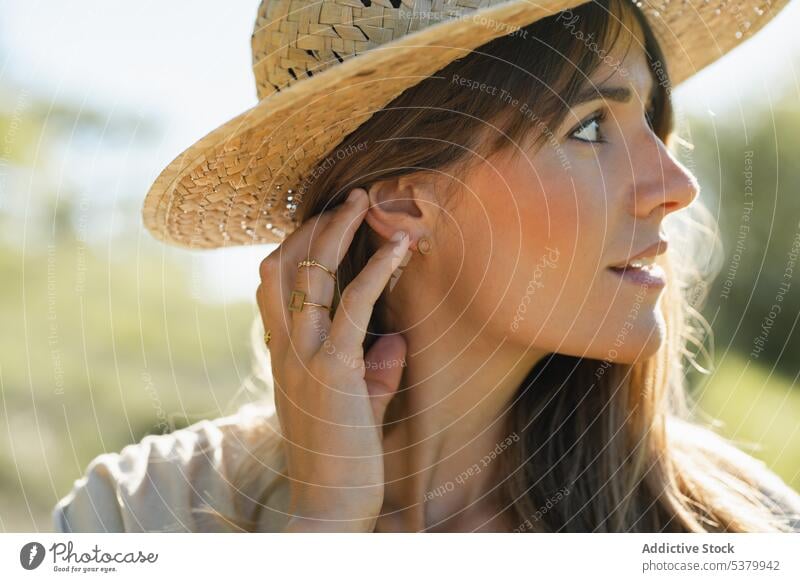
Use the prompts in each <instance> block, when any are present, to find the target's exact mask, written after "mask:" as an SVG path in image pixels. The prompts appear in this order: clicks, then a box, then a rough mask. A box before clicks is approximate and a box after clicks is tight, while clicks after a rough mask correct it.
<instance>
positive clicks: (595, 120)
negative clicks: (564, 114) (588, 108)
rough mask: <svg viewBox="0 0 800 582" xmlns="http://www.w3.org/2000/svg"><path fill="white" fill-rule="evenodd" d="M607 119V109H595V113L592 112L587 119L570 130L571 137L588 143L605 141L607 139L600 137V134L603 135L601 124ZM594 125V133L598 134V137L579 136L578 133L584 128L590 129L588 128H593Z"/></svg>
mask: <svg viewBox="0 0 800 582" xmlns="http://www.w3.org/2000/svg"><path fill="white" fill-rule="evenodd" d="M605 119H606V111H605V109H599V110H597V111H595V112H594V113H592V114H591V115H590V116H589V117H587V118H586V119H584V120H583V121H581V122H580V123H579V124H578V125H577V126H575V127H574V128H573V129H571V130H570V132H569V137H570V138H572V139H575V140H577V141H582V142H586V143H604V142H605V141H606V140H605V139H603V138H600V137H599V135H601V131H600V124H601V123H603V121H605ZM592 127H593V128H594V129H593V131H594V133H595V134H596V135H597V136H598V137H597V138H596V139H588V138H583V137H577V134H578V133H580V132H582V131H584V130H588V129H590V128H592Z"/></svg>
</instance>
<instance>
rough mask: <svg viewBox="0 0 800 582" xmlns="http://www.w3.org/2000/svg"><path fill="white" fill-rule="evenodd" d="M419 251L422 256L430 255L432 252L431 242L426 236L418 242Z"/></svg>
mask: <svg viewBox="0 0 800 582" xmlns="http://www.w3.org/2000/svg"><path fill="white" fill-rule="evenodd" d="M417 250H418V251H419V252H420V254H422V255H428V254H430V252H431V241H430V240H429V239H427V238H426V237H424V236H421V237H419V240H418V241H417Z"/></svg>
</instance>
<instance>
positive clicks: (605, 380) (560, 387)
mask: <svg viewBox="0 0 800 582" xmlns="http://www.w3.org/2000/svg"><path fill="white" fill-rule="evenodd" d="M631 16H633V17H634V18H635V19H636V21H637V22H638V23H639V25H640V26H641V27H642V29H643V31H644V39H645V46H644V50H645V52H646V53H647V56H648V59H649V62H650V65H651V68H652V69H653V72H654V75H657V76H656V84H657V92H656V98H655V103H654V108H653V110H652V111H651V112H650V114H649V116H650V122H651V125H652V127H653V129H654V132H655V133H656V134H657V135H658V136H659V137H660V138H661V139H662V140H663V141H664V142H665V143H670V139H671V135H672V132H673V112H672V108H671V101H670V87H669V82H668V81H669V80H668V78H667V77H666V67H665V65H664V57H663V55H662V53H661V51H660V49H659V46H658V43H657V42H656V39H655V38H654V36H653V33H652V31H651V30H650V28H649V27H648V25H647V22H646V20H645V19H644V18H643V17H642V14H641V12H640V11H639V10H638V9H637V8H636V7H635V6H633V5H632V4H631V3H630V2H626V1H624V0H601V1H598V2H590V3H587V4H583V5H581V6H579V7H577V8H574V9H573V10H571V11H566V12H562V13H560V14H558V15H555V16H552V17H550V18H546V19H543V20H540V21H538V22H535V23H533V24H531V25H529V26H527V27H525V28H523V29H521V30H520V31H517V32H515V33H514V34H509V35H507V36H503V37H500V38H497V39H495V40H493V41H491V42H489V43H487V44H486V45H483V46H481V47H480V48H478V49H476V50H474V51H472V52H471V53H469V54H467V55H466V56H464V57H463V58H460V59H458V60H455V61H453V62H452V63H450V64H449V65H448V66H446V67H445V68H444V69H442V70H441V71H439V72H438V73H437V74H435V75H432V76H431V77H428V78H426V79H425V80H423V81H422V82H420V83H419V84H418V85H416V86H414V87H411V88H409V89H408V90H406V91H405V92H403V93H402V94H400V95H399V96H398V97H396V98H395V99H394V100H393V101H392V102H391V103H389V104H388V105H387V106H386V107H384V108H383V109H381V110H380V111H377V112H376V113H375V114H374V115H373V116H372V117H371V118H370V119H369V120H368V121H367V122H365V123H364V124H363V125H362V126H360V127H359V128H358V129H356V130H355V131H354V132H353V133H352V134H350V135H349V136H347V137H346V138H345V140H344V141H343V142H342V143H341V144H339V145H338V149H339V150H341V151H343V152H348V151H352V152H357V153H355V154H353V155H348V156H342V158H344V159H340V157H339V156H331V157H330V159H329V160H327V161H326V162H325V163H326V166H325V167H324V168H322V167H321V168H320V171H319V172H315V173H314V175H315V176H317V177H316V179H315V180H313V181H310V182H309V183H308V184H307V186H306V187H304V191H303V192H302V193H299V194H300V196H301V197H302V199H303V204H302V206H301V208H302V211H301V212H302V216H301V219H302V220H303V221H305V220H308V218H310V217H312V216H314V215H316V214H318V213H320V212H323V211H326V210H329V209H331V208H333V207H334V206H336V205H338V204H340V203H341V202H343V200H344V198H345V196H346V194H347V193H348V192H349V191H350V190H351V189H352V188H354V187H357V186H360V187H363V188H366V189H368V188H369V186H370V185H371V184H373V183H375V182H377V181H380V180H384V179H388V178H391V177H396V176H400V175H404V174H409V173H413V172H421V171H422V172H424V171H437V172H441V171H443V170H446V171H447V172H451V173H455V175H458V174H457V168H458V167H459V166H463V167H466V166H467V165H468V164H469V162H470V160H471V156H470V152H475V151H478V152H481V153H482V154H483V155H485V156H487V157H488V156H489V155H491V154H492V153H494V152H498V151H501V150H503V149H504V148H507V147H510V145H515V144H520V143H523V142H524V141H525V140H527V139H528V138H529V137H530V136H535V145H536V147H541V146H543V145H544V144H545V143H546V141H547V139H548V132H547V131H543V130H542V128H543V127H544V128H545V129H546V128H547V127H555V126H557V125H558V124H559V123H560V122H561V121H562V120H563V119H564V118H565V116H566V115H567V114H568V112H569V109H570V106H571V105H572V104H573V103H574V100H575V97H576V95H577V93H578V91H579V89H580V88H581V87H582V86H583V85H584V84H585V83H586V82H587V79H588V77H589V76H590V75H591V74H592V72H593V71H595V70H596V69H597V67H598V66H599V65H600V64H601V62H603V59H608V53H607V52H606V53H603V52H601V50H598V49H600V48H601V47H605V48H608V49H610V47H612V46H615V45H616V43H617V42H618V41H619V38H620V37H621V35H620V32H621V31H622V30H624V29H625V26H626V25H625V22H630V19H629V17H631ZM625 38H628V39H632V38H633V37H632V35H625ZM587 39H593V40H592V42H589V41H588V40H587ZM423 58H424V57H423ZM605 62H607V63H608V62H609V61H608V60H606V61H605ZM456 75H457V76H458V77H454V76H456ZM454 78H463V79H470V80H474V81H477V82H480V83H486V84H487V86H494V87H498V89H500V90H504V91H506V92H507V94H508V95H511V96H512V97H514V98H517V99H520V100H522V99H523V98H524V99H525V100H526V101H527V102H528V103H530V104H531V106H532V107H533V110H534V112H535V116H532V115H523V114H521V113H520V111H519V109H518V108H514V107H509V106H508V105H507V104H506V102H505V101H504V100H502V99H499V98H498V96H497V92H495V94H489V93H488V92H482V91H468V90H464V89H463V88H462V87H459V86H458V85H457V84H454V83H453V82H452V79H454ZM454 182H455V180H454ZM446 194H450V193H449V192H448V193H446ZM448 201H452V200H449V199H448V198H447V197H445V198H444V199H443V204H445V203H448ZM684 212H688V211H684ZM695 212H697V210H696V209H695ZM701 214H702V213H701ZM703 232H713V230H705V231H703ZM376 244H377V241H376V240H374V233H371V230H370V229H369V227H368V225H367V224H366V223H363V224H362V225H361V227H360V228H359V230H358V232H357V233H356V235H355V238H354V240H353V242H352V244H351V246H350V249H349V251H348V252H347V254H346V256H345V258H344V260H343V261H342V263H341V265H340V266H339V269H338V273H337V274H338V279H339V283H338V285H337V287H338V290H341V289H344V288H345V287H346V286H347V284H348V283H349V282H350V281H351V280H352V279H353V278H354V276H355V275H356V274H357V273H359V272H360V271H361V270H362V269H363V267H364V266H365V264H366V262H367V260H368V259H369V257H370V256H371V254H372V253H373V252H374V250H375V249H376ZM684 253H685V254H684V255H682V256H680V257H675V256H671V255H668V256H667V257H666V267H667V271H668V278H669V282H668V285H667V288H666V289H665V292H664V296H663V298H662V308H663V310H664V314H665V317H666V321H667V341H665V342H664V344H663V345H662V346H661V348H660V350H659V351H658V352H657V354H656V355H655V356H653V357H652V358H649V359H648V360H646V361H643V362H641V363H636V364H634V365H625V364H617V363H611V362H608V361H600V360H593V359H587V358H579V357H571V356H565V355H562V354H556V353H554V354H550V355H549V356H548V357H546V358H545V359H544V360H543V361H541V362H540V363H539V364H537V365H536V366H535V367H534V368H533V369H532V370H531V371H530V373H529V375H528V377H527V378H526V379H525V381H524V382H523V384H522V385H521V386H520V388H519V391H518V393H517V395H516V397H515V399H514V401H513V410H512V414H511V415H510V423H511V426H510V427H509V434H511V433H516V434H517V435H519V436H520V438H519V441H518V442H517V443H516V444H515V445H514V446H512V447H510V448H509V450H508V451H507V452H505V453H504V454H503V455H502V456H501V457H500V458H501V459H502V462H503V463H504V466H503V467H504V473H503V474H504V475H505V476H506V478H505V480H504V481H503V483H502V497H503V499H505V501H506V505H507V507H508V508H510V510H511V512H512V514H514V515H515V516H516V519H517V521H518V523H519V527H518V528H517V529H516V530H515V531H554V532H555V531H564V532H604V531H605V532H687V531H688V532H705V531H728V532H735V531H785V530H788V529H789V528H788V526H787V525H786V524H784V523H783V522H782V521H780V520H779V519H778V518H777V517H776V515H775V512H774V511H772V510H771V509H770V505H769V500H768V499H766V498H765V497H764V496H763V495H762V494H761V491H760V489H759V487H758V482H757V481H756V479H755V478H754V477H753V476H752V475H750V474H748V472H747V471H745V470H742V469H739V468H737V467H736V465H735V459H737V458H739V457H737V455H736V452H735V450H734V447H733V445H732V444H730V443H728V442H727V441H725V440H724V439H722V437H720V436H718V435H716V434H715V433H713V432H712V430H711V429H710V428H707V427H703V426H701V425H700V424H699V422H698V421H696V420H690V418H691V416H692V408H693V407H692V406H691V405H690V402H689V400H688V398H689V397H688V395H687V387H686V386H685V379H684V377H685V373H684V367H685V361H684V356H685V355H686V354H687V353H688V350H687V346H691V345H695V346H696V345H702V337H701V334H699V333H698V330H700V331H702V329H703V327H704V323H703V322H702V321H700V323H698V321H699V320H698V317H699V315H698V313H697V311H696V308H697V304H698V301H697V297H693V298H692V303H691V304H690V303H689V302H688V300H687V297H686V290H687V288H689V287H690V285H691V281H690V280H689V279H690V278H691V277H697V276H698V273H699V271H698V272H693V271H692V270H691V268H690V264H691V259H692V252H691V251H690V250H685V251H684ZM679 266H680V269H679V268H678V267H679ZM338 299H339V296H338V293H337V295H336V297H335V298H334V307H335V306H336V305H337V304H338ZM382 305H383V303H382V301H379V302H378V304H377V305H376V307H375V310H374V315H373V317H372V319H371V321H370V324H369V328H368V333H367V339H366V342H365V345H364V350H365V352H366V350H368V349H369V347H370V346H371V344H372V342H374V341H375V339H376V338H377V337H378V335H379V334H383V333H389V332H391V331H393V330H390V329H387V328H386V325H385V322H384V321H383V319H382V312H383V307H382ZM257 321H258V320H257ZM259 324H260V322H259ZM254 338H255V342H254V350H255V351H256V354H257V355H258V357H259V358H260V360H261V361H262V362H263V361H266V353H265V351H264V346H263V342H262V341H261V334H260V333H255V334H254ZM265 373H266V371H265V370H264V369H263V368H260V371H259V372H258V374H259V375H264V374H265ZM264 381H265V383H266V384H267V385H269V382H270V381H269V379H268V378H264ZM267 398H268V397H267ZM273 436H274V435H272V434H271V433H270V432H266V433H265V434H264V437H263V438H264V441H265V445H264V446H269V447H273V446H274V445H273V444H272V443H273V442H274V438H273ZM267 441H270V442H269V443H268V442H267ZM252 454H253V458H255V459H257V458H258V457H259V455H258V450H255V451H254V452H253V453H252ZM259 470H263V468H261V467H260V466H259V465H258V463H245V464H243V465H242V468H241V474H240V478H239V481H240V482H241V483H244V482H246V481H247V480H249V479H254V478H255V474H256V473H257V472H258V471H259ZM284 477H285V475H284ZM278 481H279V479H276V480H275V481H274V482H273V487H274V485H275V483H277V482H278ZM270 492H271V491H266V492H264V495H263V496H262V501H264V500H266V498H267V497H268V495H269V493H270ZM259 509H260V506H259ZM226 519H229V520H230V521H231V522H233V523H235V524H236V527H238V528H241V529H243V530H253V529H255V527H256V523H257V521H258V513H256V514H255V515H251V516H245V515H237V516H227V517H226Z"/></svg>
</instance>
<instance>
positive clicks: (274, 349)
mask: <svg viewBox="0 0 800 582" xmlns="http://www.w3.org/2000/svg"><path fill="white" fill-rule="evenodd" d="M332 215H333V211H329V212H323V213H321V214H319V215H317V216H315V217H313V218H311V219H309V220H308V221H306V222H304V223H303V224H301V225H300V226H299V227H297V228H296V229H295V230H293V231H292V232H291V233H289V235H288V236H287V237H286V238H285V239H284V240H283V242H281V244H280V245H279V246H278V247H276V248H275V250H274V251H273V252H271V253H270V254H269V256H267V257H266V258H265V259H264V260H262V261H261V265H260V268H259V273H260V276H261V290H260V299H261V303H260V304H259V309H260V310H261V315H262V321H263V322H264V329H270V328H268V327H267V326H268V325H271V326H272V327H271V331H272V340H271V341H270V354H271V356H272V359H273V361H282V358H283V357H284V356H285V355H286V350H287V348H288V345H289V335H290V329H291V321H292V318H291V312H290V311H289V308H288V303H289V298H290V293H291V290H292V286H293V285H294V281H295V278H296V276H297V263H298V262H299V261H300V260H302V259H303V258H305V256H306V254H307V253H306V252H305V248H306V247H307V245H308V241H309V240H310V238H311V235H312V233H313V232H314V231H315V230H318V229H321V228H323V226H324V225H325V224H327V222H328V221H329V220H330V219H331V217H332ZM257 293H258V290H257ZM256 298H257V300H258V298H259V295H258V294H257V296H256Z"/></svg>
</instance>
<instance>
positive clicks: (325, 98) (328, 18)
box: [142, 0, 787, 249]
mask: <svg viewBox="0 0 800 582" xmlns="http://www.w3.org/2000/svg"><path fill="white" fill-rule="evenodd" d="M786 2H787V0H771V1H770V0H663V1H656V0H642V1H636V5H637V6H639V7H640V8H641V10H642V11H643V12H644V13H645V15H646V16H647V19H648V21H649V22H650V23H651V25H652V27H653V29H654V31H655V34H656V37H657V38H658V40H659V42H660V44H661V47H662V49H663V51H664V54H665V58H666V61H667V64H666V66H667V72H668V74H669V76H670V79H671V81H672V85H673V86H674V85H677V84H679V83H680V82H681V81H683V80H685V79H686V78H688V77H689V76H691V75H692V74H694V73H695V72H697V71H699V70H700V69H702V68H703V67H705V66H706V65H708V64H710V63H712V62H713V61H715V60H716V59H718V58H719V57H721V56H722V55H724V54H725V53H727V52H728V51H730V50H731V49H733V48H734V47H736V46H737V45H739V44H740V43H742V42H743V41H744V40H745V39H747V38H748V37H750V36H752V35H753V34H754V33H755V32H756V31H758V30H759V29H760V28H761V27H763V26H764V25H765V24H766V23H767V22H768V21H769V20H770V19H771V18H772V17H774V16H775V15H776V14H777V13H778V12H779V11H780V10H781V8H783V6H784V5H785V4H786ZM583 3H585V0H502V1H501V0H262V2H261V4H260V6H259V8H258V15H257V18H256V22H255V29H254V32H253V35H252V39H251V40H252V49H253V72H254V73H255V79H256V88H257V94H258V99H259V102H258V103H257V104H256V105H255V106H253V107H252V108H251V109H249V110H247V111H245V112H244V113H242V114H240V115H238V116H236V117H234V118H233V119H231V120H230V121H228V122H227V123H225V124H223V125H222V126H220V127H218V128H216V129H215V130H213V131H212V132H211V133H209V134H208V135H206V136H205V137H203V138H202V139H200V140H199V141H198V142H196V143H195V144H194V145H192V146H191V147H189V148H188V149H186V150H185V151H184V152H183V153H181V154H180V155H179V156H178V157H177V158H175V159H174V160H173V161H172V162H171V163H170V164H169V165H168V166H167V167H166V168H165V169H164V170H163V171H162V172H161V174H160V175H159V176H158V178H157V179H156V181H155V182H154V183H153V185H152V186H151V187H150V190H149V192H148V193H147V196H146V197H145V200H144V207H143V210H142V213H143V219H144V225H145V226H146V227H147V229H148V230H149V231H150V232H151V233H152V234H153V235H154V236H155V237H156V238H158V239H159V240H162V241H164V242H166V243H169V244H172V245H177V246H181V247H186V248H194V249H200V248H215V247H221V246H236V245H248V244H263V243H277V242H281V241H282V240H283V239H284V238H285V236H286V235H287V234H289V233H290V232H291V231H292V230H293V229H294V228H295V227H296V226H298V224H297V218H296V216H295V215H296V211H297V208H298V205H300V204H302V192H303V191H304V180H307V179H308V175H309V173H310V172H311V171H312V170H313V169H314V168H315V166H317V164H319V162H321V161H322V160H323V159H324V158H325V157H326V156H327V155H328V154H329V153H331V152H332V151H333V150H334V148H335V147H336V146H337V144H339V143H340V142H341V141H342V140H343V139H344V138H345V137H346V136H347V135H348V134H350V133H351V132H352V131H353V130H355V129H356V128H357V127H358V126H360V125H361V124H363V123H364V122H365V121H367V120H368V119H369V117H370V116H371V115H372V114H373V113H375V111H377V110H379V109H380V108H382V107H383V106H385V105H386V104H387V103H389V102H390V101H391V100H392V99H394V98H395V97H396V96H398V95H399V94H400V93H402V92H403V91H404V90H405V89H407V88H408V87H411V86H413V85H416V84H417V83H419V82H420V81H422V80H423V79H424V78H425V77H428V76H430V75H432V74H434V73H436V72H437V71H438V70H439V69H441V68H443V67H444V66H446V65H447V64H449V63H450V62H451V61H453V60H455V59H457V58H459V57H462V56H464V55H465V54H467V53H468V52H469V51H470V50H472V49H474V48H476V47H478V46H480V45H482V44H484V43H487V42H489V41H490V40H492V39H494V38H496V37H499V36H502V35H504V34H509V33H512V32H514V31H515V30H517V29H518V28H521V27H524V26H526V25H528V24H530V23H532V22H534V21H536V20H539V19H540V18H544V17H547V16H552V15H554V14H556V13H558V12H560V11H562V10H567V9H570V8H574V7H575V6H578V5H580V4H583Z"/></svg>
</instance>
